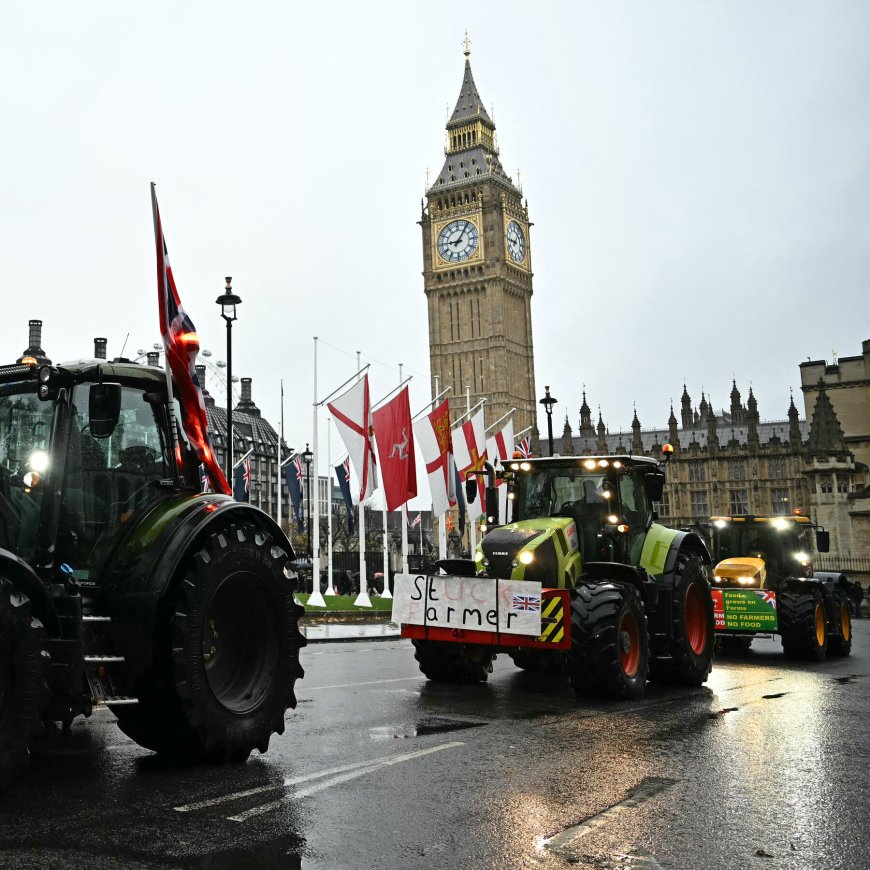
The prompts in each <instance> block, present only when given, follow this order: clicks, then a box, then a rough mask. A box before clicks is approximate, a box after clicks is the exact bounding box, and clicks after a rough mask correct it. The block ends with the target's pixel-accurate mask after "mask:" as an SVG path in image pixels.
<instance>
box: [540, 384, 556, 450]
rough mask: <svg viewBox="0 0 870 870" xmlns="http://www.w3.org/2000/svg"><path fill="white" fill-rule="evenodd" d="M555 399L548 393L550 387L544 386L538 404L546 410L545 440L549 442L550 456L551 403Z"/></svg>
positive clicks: (551, 430)
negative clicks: (541, 397) (542, 395)
mask: <svg viewBox="0 0 870 870" xmlns="http://www.w3.org/2000/svg"><path fill="white" fill-rule="evenodd" d="M557 401H558V400H557V399H554V398H553V397H552V396H551V395H550V388H549V387H544V398H543V399H540V400H539V403H538V404H541V405H543V406H544V410H545V411H546V412H547V440H548V441H549V444H550V456H552V455H553V405H555V404H556V402H557Z"/></svg>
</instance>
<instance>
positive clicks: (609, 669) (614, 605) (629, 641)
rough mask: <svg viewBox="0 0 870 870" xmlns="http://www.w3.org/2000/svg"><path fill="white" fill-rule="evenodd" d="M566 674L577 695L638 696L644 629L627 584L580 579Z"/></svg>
mask: <svg viewBox="0 0 870 870" xmlns="http://www.w3.org/2000/svg"><path fill="white" fill-rule="evenodd" d="M567 669H568V676H569V678H570V680H571V685H572V686H573V687H574V691H575V692H576V693H577V695H578V697H582V696H586V695H591V696H593V697H596V698H612V699H617V700H628V699H632V698H639V697H640V696H641V695H642V694H643V691H644V688H645V686H646V679H647V673H648V671H649V629H648V627H647V620H646V611H645V610H644V606H643V601H641V598H640V594H639V593H638V591H637V589H635V588H634V586H631V585H630V584H625V585H623V584H615V583H595V584H588V583H581V584H580V585H579V586H578V587H577V589H576V590H575V592H574V595H573V596H572V600H571V649H570V651H569V652H568V655H567Z"/></svg>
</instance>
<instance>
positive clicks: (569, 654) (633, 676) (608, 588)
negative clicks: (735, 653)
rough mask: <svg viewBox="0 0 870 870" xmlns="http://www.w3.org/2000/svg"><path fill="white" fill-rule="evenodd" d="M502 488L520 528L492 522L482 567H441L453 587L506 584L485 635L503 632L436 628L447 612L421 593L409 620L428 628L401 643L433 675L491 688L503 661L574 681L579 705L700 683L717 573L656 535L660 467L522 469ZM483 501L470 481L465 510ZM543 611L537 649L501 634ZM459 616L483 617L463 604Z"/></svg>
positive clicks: (687, 535)
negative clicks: (529, 590) (423, 600)
mask: <svg viewBox="0 0 870 870" xmlns="http://www.w3.org/2000/svg"><path fill="white" fill-rule="evenodd" d="M493 477H494V475H493V473H492V471H491V468H490V469H489V478H490V480H489V486H488V488H487V496H486V504H487V505H496V504H497V503H498V497H497V494H496V490H495V485H494V480H493ZM502 479H503V482H504V485H506V486H507V487H508V506H509V507H508V510H509V511H510V512H511V522H509V523H507V524H506V525H502V526H498V525H497V520H498V518H497V516H489V517H488V518H487V519H488V524H489V528H488V531H487V532H486V534H485V536H484V537H483V540H482V541H481V543H480V544H479V546H478V547H477V550H476V552H475V554H474V560H473V561H471V560H469V561H462V560H450V561H445V562H443V563H441V564H440V568H441V569H442V571H443V572H445V573H447V574H454V575H460V576H461V575H465V576H470V575H474V576H476V577H477V578H490V579H491V581H495V582H504V581H509V589H508V591H507V592H506V594H505V595H501V593H499V596H500V597H497V600H496V605H495V607H494V609H493V610H491V611H489V612H487V613H486V617H487V619H488V621H489V625H488V626H485V627H486V628H487V629H492V628H493V627H495V628H496V630H495V631H493V630H489V631H476V630H475V629H476V627H477V626H475V625H474V624H472V625H471V630H469V629H468V628H467V621H466V625H463V626H462V627H461V628H456V627H452V628H445V627H442V625H436V624H434V623H433V620H435V619H436V618H438V616H439V615H440V614H441V611H438V610H437V608H430V609H427V610H423V609H419V608H418V610H417V611H415V610H414V609H413V606H412V605H413V603H414V601H415V599H416V597H417V596H416V592H415V590H416V589H419V590H422V592H421V594H422V593H423V592H426V593H427V594H428V590H429V587H426V586H425V585H421V584H419V583H417V585H416V587H414V586H412V587H411V589H410V591H409V593H408V595H407V596H406V599H407V600H409V601H410V602H411V604H410V605H409V606H408V607H405V612H406V613H414V612H420V613H422V614H423V616H424V618H423V619H418V620H417V623H418V624H405V623H403V627H402V634H403V636H404V637H411V638H413V642H414V647H415V655H416V658H417V661H418V662H419V665H420V669H421V670H422V671H423V673H424V674H426V676H427V677H429V679H432V680H445V681H466V682H467V681H484V680H486V679H487V675H488V674H489V673H490V672H491V671H492V663H493V660H494V659H495V656H496V654H497V652H507V653H508V654H509V655H510V656H511V658H512V659H513V661H514V662H515V664H516V665H518V666H519V667H520V668H524V669H526V670H533V671H561V670H567V672H568V676H569V678H570V681H571V684H572V685H573V687H574V690H575V691H576V693H577V694H578V695H579V696H586V695H589V696H593V697H601V698H613V699H631V698H638V697H640V696H641V695H642V694H643V692H644V689H645V686H646V684H647V681H648V680H658V681H669V682H676V683H680V684H683V685H690V686H698V685H701V684H702V683H704V682H705V681H706V679H707V677H708V675H709V673H710V669H711V665H712V657H713V604H712V600H711V596H710V583H709V580H708V576H707V566H708V565H709V563H710V561H711V560H710V555H709V553H708V551H707V549H706V547H705V545H704V543H703V542H702V540H701V539H700V538H699V537H698V536H697V535H695V534H693V533H691V532H678V531H675V530H673V529H667V528H665V527H663V526H661V525H659V523H658V522H657V521H656V520H657V516H656V513H655V511H654V510H653V508H652V503H653V502H655V501H658V500H659V499H660V498H661V494H662V487H663V486H664V480H665V475H664V470H663V468H662V466H661V465H660V463H659V462H657V461H656V460H654V459H650V458H645V457H636V456H590V457H556V458H549V459H523V460H516V461H512V462H510V463H509V465H508V468H507V469H506V470H505V471H504V472H503V473H502ZM474 488H476V482H474V481H472V486H471V487H469V497H470V496H472V495H473V492H472V490H473V489H474ZM417 579H418V580H419V578H417ZM517 582H519V583H535V584H540V589H541V593H540V596H541V597H540V600H538V596H537V592H535V594H533V595H531V596H530V595H524V594H522V590H523V587H522V586H521V585H519V586H518V585H516V583H517ZM463 586H464V587H465V588H466V589H467V590H469V591H468V595H469V596H472V597H474V596H477V598H478V599H481V600H482V591H481V588H480V587H476V588H475V589H474V590H473V591H471V586H470V585H469V584H468V583H465V584H461V583H460V584H458V585H454V587H453V588H452V589H450V590H447V594H448V595H453V596H454V597H455V598H456V600H457V602H458V601H460V598H459V596H460V595H461V594H462V593H461V592H460V591H458V590H460V589H461V588H462V587H463ZM436 588H440V587H438V586H437V583H436V580H435V578H432V584H431V589H433V590H435V589H436ZM537 588H538V587H537V586H536V587H535V589H536V590H537ZM437 594H440V593H437ZM406 599H400V602H399V603H400V606H403V601H405V600H406ZM409 607H410V609H409ZM538 607H539V608H540V613H541V633H540V635H539V636H538V637H535V638H529V637H521V636H518V635H516V634H507V633H504V631H505V630H508V631H509V630H510V629H509V628H507V629H505V625H506V624H505V621H504V619H503V611H504V610H505V609H509V608H513V609H514V610H516V609H517V608H519V611H524V610H528V609H529V608H538ZM448 609H449V608H448ZM455 609H456V610H457V612H460V610H461V612H462V614H467V613H469V612H471V613H473V608H470V607H467V606H466V605H465V601H464V600H463V601H462V604H461V607H460V605H457V607H456V608H455ZM496 610H497V611H498V612H499V613H498V614H496V616H495V617H493V616H492V613H493V612H495V611H496ZM395 612H396V611H395V608H394V613H395ZM499 614H502V615H501V616H500V615H499ZM427 616H428V617H429V618H428V619H427V618H425V617H427ZM522 616H523V613H522V612H518V613H517V619H518V620H520V619H521V618H522ZM405 618H410V619H413V618H414V617H413V616H411V617H408V616H406V617H405ZM499 620H501V621H499ZM443 621H444V620H443V616H442V617H441V622H442V623H443ZM509 624H510V614H508V620H507V625H508V626H509Z"/></svg>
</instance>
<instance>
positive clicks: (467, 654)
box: [412, 640, 496, 683]
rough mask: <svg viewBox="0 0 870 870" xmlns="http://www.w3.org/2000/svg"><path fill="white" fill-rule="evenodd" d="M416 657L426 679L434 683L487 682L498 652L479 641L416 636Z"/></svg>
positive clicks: (414, 642)
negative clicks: (439, 639) (420, 638)
mask: <svg viewBox="0 0 870 870" xmlns="http://www.w3.org/2000/svg"><path fill="white" fill-rule="evenodd" d="M412 643H413V644H414V658H415V659H417V662H418V664H419V665H420V670H421V671H422V672H423V674H424V675H425V676H426V679H428V680H432V682H434V683H485V682H486V681H487V679H488V678H489V675H490V674H491V673H492V664H493V662H494V661H495V655H496V654H495V653H494V652H492V650H491V649H490V648H489V647H486V646H481V645H478V644H466V643H452V642H449V641H436V640H414V641H412Z"/></svg>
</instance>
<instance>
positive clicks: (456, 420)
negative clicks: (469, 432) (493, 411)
mask: <svg viewBox="0 0 870 870" xmlns="http://www.w3.org/2000/svg"><path fill="white" fill-rule="evenodd" d="M485 403H486V397H484V398H482V399H481V400H480V401H479V402H478V403H477V404H476V405H475V406H474V407H473V408H469V409H468V410H467V411H466V412H465V413H464V414H460V415H459V416H458V417H457V418H456V419H455V420H454V421H453V423H452V424H451V425H450V428H451V429H455V428H456V427H457V426H458V425H459V424H460V423H461V422H462V421H463V420H464V419H465V418H466V417H467V416H469V414H473V413H474V412H475V411H476V410H477V409H478V408H479V407H480V406H481V405H483V404H485Z"/></svg>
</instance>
